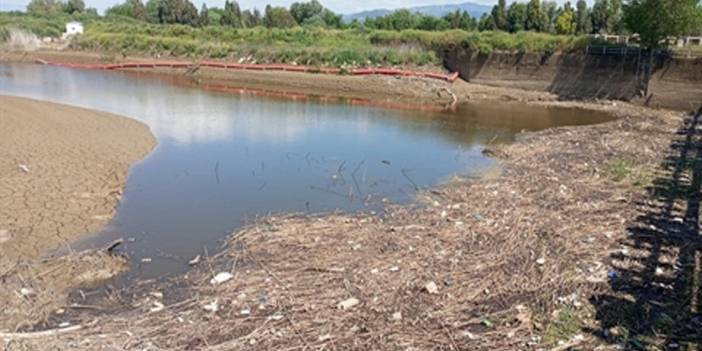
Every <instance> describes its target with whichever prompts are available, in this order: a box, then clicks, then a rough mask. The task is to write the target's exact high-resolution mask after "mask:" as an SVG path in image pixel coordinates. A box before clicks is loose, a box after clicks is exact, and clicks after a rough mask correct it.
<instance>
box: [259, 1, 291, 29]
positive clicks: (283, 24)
mask: <svg viewBox="0 0 702 351" xmlns="http://www.w3.org/2000/svg"><path fill="white" fill-rule="evenodd" d="M263 25H264V26H266V27H268V28H290V27H295V26H296V25H297V22H296V21H295V18H294V17H293V16H292V15H291V14H290V11H288V9H286V8H285V7H273V6H271V5H266V11H265V14H264V15H263Z"/></svg>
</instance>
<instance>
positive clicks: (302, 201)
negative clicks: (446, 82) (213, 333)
mask: <svg viewBox="0 0 702 351" xmlns="http://www.w3.org/2000/svg"><path fill="white" fill-rule="evenodd" d="M0 94H6V95H15V96H23V97H29V98H35V99H41V100H48V101H54V102H59V103H64V104H69V105H76V106H80V107H87V108H92V109H96V110H103V111H107V112H111V113H116V114H120V115H124V116H130V117H132V118H135V119H137V120H139V121H142V122H144V123H146V124H147V125H149V127H150V128H151V130H152V132H153V133H154V134H155V135H156V137H157V139H158V146H157V148H156V149H155V150H154V151H153V152H152V153H151V154H150V155H149V156H148V157H147V158H146V159H145V160H143V161H140V162H138V163H137V164H135V165H134V166H133V167H132V168H131V170H130V175H129V178H128V181H127V185H126V188H125V190H124V194H123V200H122V202H121V203H120V205H119V208H118V211H117V214H116V216H115V217H114V219H113V220H112V221H111V222H110V224H109V225H108V226H106V227H105V228H104V229H103V230H102V231H101V232H99V233H91V235H89V236H87V237H86V239H83V240H81V241H79V242H77V243H74V244H73V245H74V247H75V248H78V249H80V248H87V247H97V246H102V245H106V244H107V243H109V242H111V241H113V240H115V239H118V238H124V239H125V240H126V243H125V245H123V247H122V250H124V251H125V252H126V253H127V254H128V255H129V257H130V259H131V260H132V267H133V268H132V269H131V271H130V272H128V273H127V274H126V276H125V277H123V279H127V280H129V279H132V278H153V277H162V276H166V275H169V274H172V273H177V272H182V271H184V270H186V269H187V267H188V264H187V262H188V260H190V259H191V258H193V257H195V256H196V255H202V254H203V253H204V252H205V250H208V251H209V253H212V252H214V251H216V249H217V248H218V247H220V245H221V241H222V239H223V238H225V237H226V236H227V235H229V234H230V233H232V232H233V231H235V230H236V229H237V228H240V227H241V226H242V225H245V224H246V223H249V222H250V221H251V220H252V219H254V218H255V217H256V216H260V215H265V214H269V213H281V212H310V213H317V212H325V211H334V210H343V211H358V210H366V211H381V210H382V204H384V203H387V202H393V203H402V202H408V201H411V200H412V198H413V195H414V194H415V193H416V189H417V188H426V187H431V186H432V185H435V184H437V183H440V182H442V181H444V180H446V179H447V178H448V177H450V176H451V175H454V174H459V175H466V174H479V173H480V172H481V171H483V170H485V169H487V168H489V167H491V166H492V165H493V163H494V161H492V160H491V159H489V158H488V157H486V156H484V155H483V154H482V151H483V150H484V148H485V146H486V145H488V144H489V143H494V142H510V141H512V140H514V138H515V136H516V135H517V134H518V133H519V132H521V131H524V130H529V131H533V130H540V129H544V128H549V127H554V126H562V125H582V124H592V123H599V122H604V121H607V120H610V117H608V116H607V115H604V114H601V113H595V112H590V111H582V110H576V109H554V108H539V107H529V106H523V105H515V104H506V103H505V104H501V103H494V102H493V103H488V104H471V105H465V106H460V107H459V108H458V109H456V110H455V111H452V112H442V111H430V110H427V109H423V108H420V107H419V106H406V107H407V108H404V109H386V108H380V107H374V106H370V105H367V104H362V103H359V102H358V101H345V100H339V99H334V98H325V97H309V96H308V97H304V98H301V97H300V96H297V95H295V96H292V97H290V96H285V95H284V94H274V93H266V92H261V91H251V90H247V89H244V88H241V89H203V87H196V86H191V85H189V84H182V82H176V81H174V80H172V79H154V77H153V76H152V75H145V74H138V73H134V72H104V71H89V70H78V69H68V68H59V67H49V66H40V65H21V64H3V65H0Z"/></svg>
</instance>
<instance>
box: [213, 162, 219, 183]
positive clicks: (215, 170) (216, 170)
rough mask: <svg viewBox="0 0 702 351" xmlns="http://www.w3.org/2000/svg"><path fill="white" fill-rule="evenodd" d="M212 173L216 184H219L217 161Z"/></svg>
mask: <svg viewBox="0 0 702 351" xmlns="http://www.w3.org/2000/svg"><path fill="white" fill-rule="evenodd" d="M214 173H215V179H217V184H220V181H219V161H217V163H215V168H214Z"/></svg>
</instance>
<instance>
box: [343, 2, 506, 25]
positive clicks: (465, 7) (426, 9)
mask: <svg viewBox="0 0 702 351" xmlns="http://www.w3.org/2000/svg"><path fill="white" fill-rule="evenodd" d="M407 9H408V10H410V11H413V12H419V13H421V14H425V15H431V16H437V17H440V16H443V15H445V14H447V13H449V12H453V11H456V10H461V11H468V13H469V14H470V15H471V16H473V17H475V18H480V16H482V15H483V14H484V13H487V12H490V10H491V9H492V7H491V6H486V5H480V4H476V3H472V2H465V3H462V4H446V5H427V6H415V7H408V8H407ZM397 10H399V9H394V10H390V9H376V10H369V11H362V12H357V13H352V14H348V15H344V21H346V22H351V21H353V20H354V19H357V20H359V21H363V20H364V19H366V18H368V17H370V18H375V17H380V16H385V15H387V14H389V13H392V12H393V11H397Z"/></svg>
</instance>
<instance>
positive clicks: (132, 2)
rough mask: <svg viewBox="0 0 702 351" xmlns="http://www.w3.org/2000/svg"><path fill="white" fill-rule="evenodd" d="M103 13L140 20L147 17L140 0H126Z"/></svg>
mask: <svg viewBox="0 0 702 351" xmlns="http://www.w3.org/2000/svg"><path fill="white" fill-rule="evenodd" d="M105 15H106V16H123V17H130V18H134V19H137V20H140V21H146V20H147V19H148V15H147V12H146V7H145V6H144V3H142V2H141V0H126V1H125V2H124V3H122V4H119V5H115V6H112V7H110V8H108V9H107V11H106V12H105Z"/></svg>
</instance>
